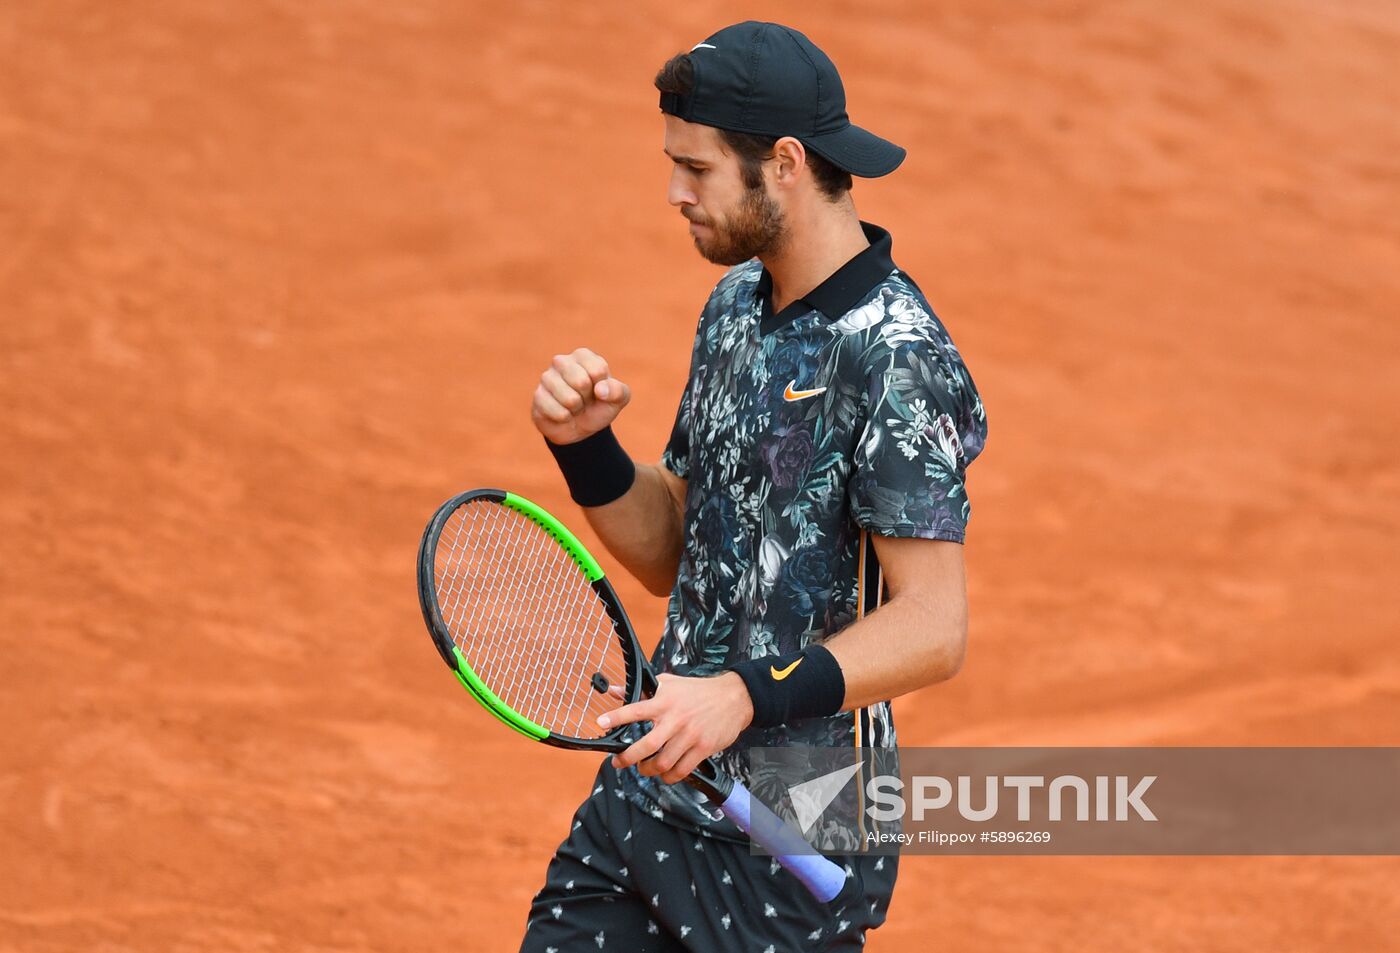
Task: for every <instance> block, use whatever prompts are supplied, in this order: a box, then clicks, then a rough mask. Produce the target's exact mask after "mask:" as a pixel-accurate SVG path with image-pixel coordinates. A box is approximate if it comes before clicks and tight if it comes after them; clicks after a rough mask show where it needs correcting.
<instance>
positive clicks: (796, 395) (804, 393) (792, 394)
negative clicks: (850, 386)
mask: <svg viewBox="0 0 1400 953" xmlns="http://www.w3.org/2000/svg"><path fill="white" fill-rule="evenodd" d="M796 383H797V381H789V382H788V386H787V389H786V390H784V391H783V399H784V400H802V399H803V398H805V397H815V396H817V395H818V394H822V393H825V392H826V388H825V387H813V388H812V389H811V390H795V389H794V388H793V385H794V384H796Z"/></svg>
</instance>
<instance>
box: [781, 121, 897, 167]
mask: <svg viewBox="0 0 1400 953" xmlns="http://www.w3.org/2000/svg"><path fill="white" fill-rule="evenodd" d="M801 142H802V144H803V145H804V146H806V147H807V148H809V149H811V150H812V151H813V152H815V153H816V154H817V155H819V156H821V157H822V158H823V159H826V160H827V161H828V162H831V163H834V164H835V165H836V166H838V167H839V168H842V169H845V170H846V171H847V172H849V173H851V175H858V176H860V177H861V178H862V179H875V178H879V177H880V176H882V175H889V174H890V173H891V172H893V171H894V170H895V169H897V168H899V164H900V163H901V162H903V161H904V156H905V152H904V149H903V148H901V147H900V146H897V145H895V144H894V143H893V142H890V141H889V140H887V139H881V138H880V137H879V136H877V135H875V134H874V133H872V132H866V131H865V130H864V129H862V128H860V127H859V126H847V127H846V128H845V129H842V130H840V131H839V132H829V133H827V134H826V135H824V136H803V137H802V139H801Z"/></svg>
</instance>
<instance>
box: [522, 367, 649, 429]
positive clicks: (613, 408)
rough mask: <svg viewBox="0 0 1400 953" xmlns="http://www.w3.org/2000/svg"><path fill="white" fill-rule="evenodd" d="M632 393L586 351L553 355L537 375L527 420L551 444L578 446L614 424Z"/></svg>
mask: <svg viewBox="0 0 1400 953" xmlns="http://www.w3.org/2000/svg"><path fill="white" fill-rule="evenodd" d="M631 399H632V389H631V388H630V387H628V386H627V385H626V384H624V383H622V381H620V380H618V379H616V378H615V377H612V376H611V375H610V374H609V372H608V362H607V361H605V360H603V359H602V358H601V357H599V356H598V355H597V354H594V353H593V352H592V351H590V350H589V349H588V348H586V347H581V348H579V349H578V350H576V351H574V352H573V353H572V354H556V355H554V360H553V361H552V362H551V363H550V365H549V368H548V369H547V370H546V371H545V372H544V373H543V374H541V375H540V383H539V385H538V386H537V387H536V388H535V399H534V403H533V404H532V405H531V406H530V419H531V420H533V421H534V422H535V427H536V428H537V429H538V430H539V432H540V433H542V434H544V438H545V439H546V440H548V441H549V442H550V443H553V444H561V445H562V444H568V443H577V442H578V441H580V440H583V439H584V438H586V437H591V436H593V435H594V434H595V433H597V432H598V431H600V430H602V429H603V428H604V427H607V426H608V425H609V424H611V423H612V422H613V420H614V419H615V418H616V417H617V415H618V414H619V413H621V412H622V408H624V407H626V406H627V402H628V401H630V400H631Z"/></svg>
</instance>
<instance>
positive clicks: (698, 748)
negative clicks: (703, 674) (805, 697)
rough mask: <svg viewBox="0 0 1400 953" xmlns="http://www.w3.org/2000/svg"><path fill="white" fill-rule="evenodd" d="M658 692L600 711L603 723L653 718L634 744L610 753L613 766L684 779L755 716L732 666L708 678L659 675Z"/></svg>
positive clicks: (729, 742) (612, 724)
mask: <svg viewBox="0 0 1400 953" xmlns="http://www.w3.org/2000/svg"><path fill="white" fill-rule="evenodd" d="M656 682H657V688H656V694H655V695H654V696H652V697H651V698H647V699H644V700H642V701H639V702H634V703H633V704H631V705H624V706H622V707H621V708H619V709H618V710H617V711H614V712H610V713H608V714H606V715H602V716H601V717H599V719H598V724H600V725H602V726H603V727H604V728H614V727H616V726H617V725H627V724H631V723H633V722H638V721H649V722H651V723H652V727H651V731H648V732H647V733H646V734H645V735H643V736H642V737H641V738H640V739H638V740H637V742H636V743H635V744H633V745H632V747H630V748H628V749H627V750H626V751H624V752H622V753H621V754H618V755H613V759H612V763H613V767H614V768H625V767H628V766H630V765H634V764H635V765H637V770H638V771H640V772H641V773H642V774H646V775H650V776H652V777H660V778H661V780H663V781H665V782H666V783H667V784H675V783H676V782H677V781H680V780H682V779H684V778H685V777H686V776H687V775H688V774H690V772H692V771H694V770H695V766H696V765H698V764H699V763H700V762H701V761H704V760H705V759H706V758H708V757H709V756H710V755H712V754H715V753H716V752H719V751H723V750H724V749H725V748H728V747H729V746H730V745H732V744H733V743H734V739H735V738H737V737H739V732H741V731H743V730H744V729H745V728H746V727H748V724H749V722H750V721H752V720H753V702H752V701H750V699H749V690H748V689H747V688H746V687H744V682H743V679H741V678H739V676H738V675H735V674H734V673H733V672H725V673H723V674H722V675H716V676H713V677H712V678H684V677H681V676H678V675H658V676H657V677H656Z"/></svg>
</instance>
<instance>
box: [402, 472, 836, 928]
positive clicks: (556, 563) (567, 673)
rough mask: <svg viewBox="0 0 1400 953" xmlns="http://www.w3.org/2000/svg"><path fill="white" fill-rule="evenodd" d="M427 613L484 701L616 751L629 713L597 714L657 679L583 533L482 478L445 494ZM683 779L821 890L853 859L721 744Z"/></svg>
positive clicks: (521, 728) (423, 573)
mask: <svg viewBox="0 0 1400 953" xmlns="http://www.w3.org/2000/svg"><path fill="white" fill-rule="evenodd" d="M418 596H419V600H420V601H421V603H422V606H423V619H424V621H425V622H427V624H428V631H429V632H431V633H432V636H433V642H434V643H435V644H436V645H437V649H438V652H439V653H441V654H442V658H443V661H445V662H446V663H447V667H448V668H450V669H452V671H453V673H454V674H455V675H456V676H457V678H458V680H459V681H460V682H461V683H462V685H463V686H465V687H466V689H467V691H468V692H470V693H471V695H472V697H473V698H475V699H476V700H477V701H478V702H480V703H481V706H482V707H483V708H485V709H486V710H487V711H489V712H490V713H491V714H492V715H495V716H496V717H497V718H498V719H500V720H501V721H502V722H504V723H505V724H506V725H508V726H509V727H511V728H513V729H515V730H516V731H518V732H520V733H521V734H522V735H525V736H526V737H527V738H532V739H534V740H535V741H542V742H544V743H545V744H547V745H555V746H556V747H560V748H574V749H579V750H583V751H600V752H610V753H616V752H619V751H623V750H625V749H626V748H627V747H628V743H627V742H626V741H624V740H623V734H624V732H625V731H626V730H627V727H628V726H626V725H622V726H619V727H617V728H614V729H612V730H611V731H605V730H604V729H602V728H600V727H598V716H599V715H601V714H603V713H604V712H610V711H615V710H616V709H618V708H621V707H622V706H623V705H626V704H631V703H632V702H636V701H640V700H641V699H643V698H649V697H650V696H652V695H653V694H655V692H656V676H655V675H654V674H653V672H652V670H651V667H650V666H649V665H648V664H647V660H646V656H645V655H644V654H643V653H642V648H641V646H640V645H639V644H638V643H637V637H636V635H635V633H634V632H633V631H632V624H631V623H630V622H628V620H627V613H626V612H624V611H623V609H622V603H621V602H620V601H618V598H617V594H616V593H615V592H614V591H613V587H612V584H611V583H609V582H608V580H607V579H606V578H605V576H604V574H603V569H602V567H601V566H599V565H598V561H597V560H596V559H594V558H593V557H592V556H591V555H590V554H589V552H588V550H586V549H584V547H583V544H581V543H580V542H579V541H578V539H577V538H576V537H575V536H574V534H573V533H571V532H569V531H568V530H567V529H566V528H565V527H564V526H563V524H561V523H560V522H559V521H558V520H556V519H555V518H554V517H553V516H550V515H549V514H548V513H546V512H545V511H544V510H543V509H541V508H540V507H539V506H537V505H535V504H534V503H531V502H530V501H529V500H526V499H523V498H521V497H519V496H516V495H515V494H514V493H507V492H505V491H503V490H492V489H481V490H471V491H469V492H467V493H462V494H460V495H458V496H455V497H453V498H452V499H450V500H448V501H447V502H446V503H444V504H443V505H442V506H441V507H439V508H438V511H437V512H436V513H435V514H434V515H433V519H432V522H430V523H429V524H428V528H427V530H426V531H425V532H424V533H423V543H422V546H421V547H420V549H419V553H418ZM686 782H687V783H688V784H690V785H691V786H693V787H695V788H696V789H697V790H699V791H700V792H701V793H703V794H704V795H705V796H706V797H707V798H709V800H710V801H712V802H713V803H714V804H716V805H717V806H718V807H719V808H720V809H721V810H722V811H723V812H724V814H725V816H727V817H728V818H729V819H730V820H732V821H733V822H734V823H735V824H736V825H738V826H739V827H740V828H742V829H743V830H744V831H745V832H746V833H747V834H748V835H749V836H750V837H751V838H752V839H753V841H754V842H755V843H757V844H759V845H760V846H762V847H763V848H764V849H765V850H767V851H768V852H769V853H770V854H772V855H773V856H774V858H776V859H777V861H778V862H779V863H780V864H782V865H783V866H784V867H785V868H787V869H788V870H789V871H790V872H791V873H792V874H793V875H794V876H796V877H797V879H798V880H800V881H801V882H802V883H803V885H804V886H806V888H807V889H808V890H809V891H811V893H812V895H813V896H814V897H816V898H817V899H818V900H821V901H823V902H825V901H829V900H831V899H832V898H834V897H835V896H836V895H837V894H838V893H839V892H840V891H841V888H842V886H843V885H844V884H845V880H846V873H845V871H844V870H843V869H842V868H840V867H838V866H837V865H836V864H834V863H832V862H831V861H830V860H828V859H827V858H825V857H823V856H821V855H820V854H817V853H814V852H813V851H812V848H811V847H810V846H809V845H808V844H807V842H806V841H805V840H803V839H802V836H801V835H800V834H798V833H797V831H795V830H794V829H793V828H791V827H789V826H788V825H786V824H784V823H783V821H782V820H780V819H779V818H778V817H777V815H775V814H774V813H773V812H772V811H770V810H769V809H768V807H767V806H766V805H765V804H763V802H761V801H758V800H756V799H754V798H753V797H751V796H750V794H749V792H748V789H747V788H745V787H744V786H743V785H742V784H740V783H739V782H738V781H736V780H735V779H733V778H731V777H730V776H729V775H727V774H726V773H725V772H724V771H723V770H721V768H720V767H719V765H718V764H717V763H716V762H715V760H714V759H713V758H711V759H709V760H707V761H705V762H703V763H702V764H701V765H700V766H699V767H697V768H696V769H695V771H694V772H693V773H692V774H691V775H690V777H688V778H686Z"/></svg>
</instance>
